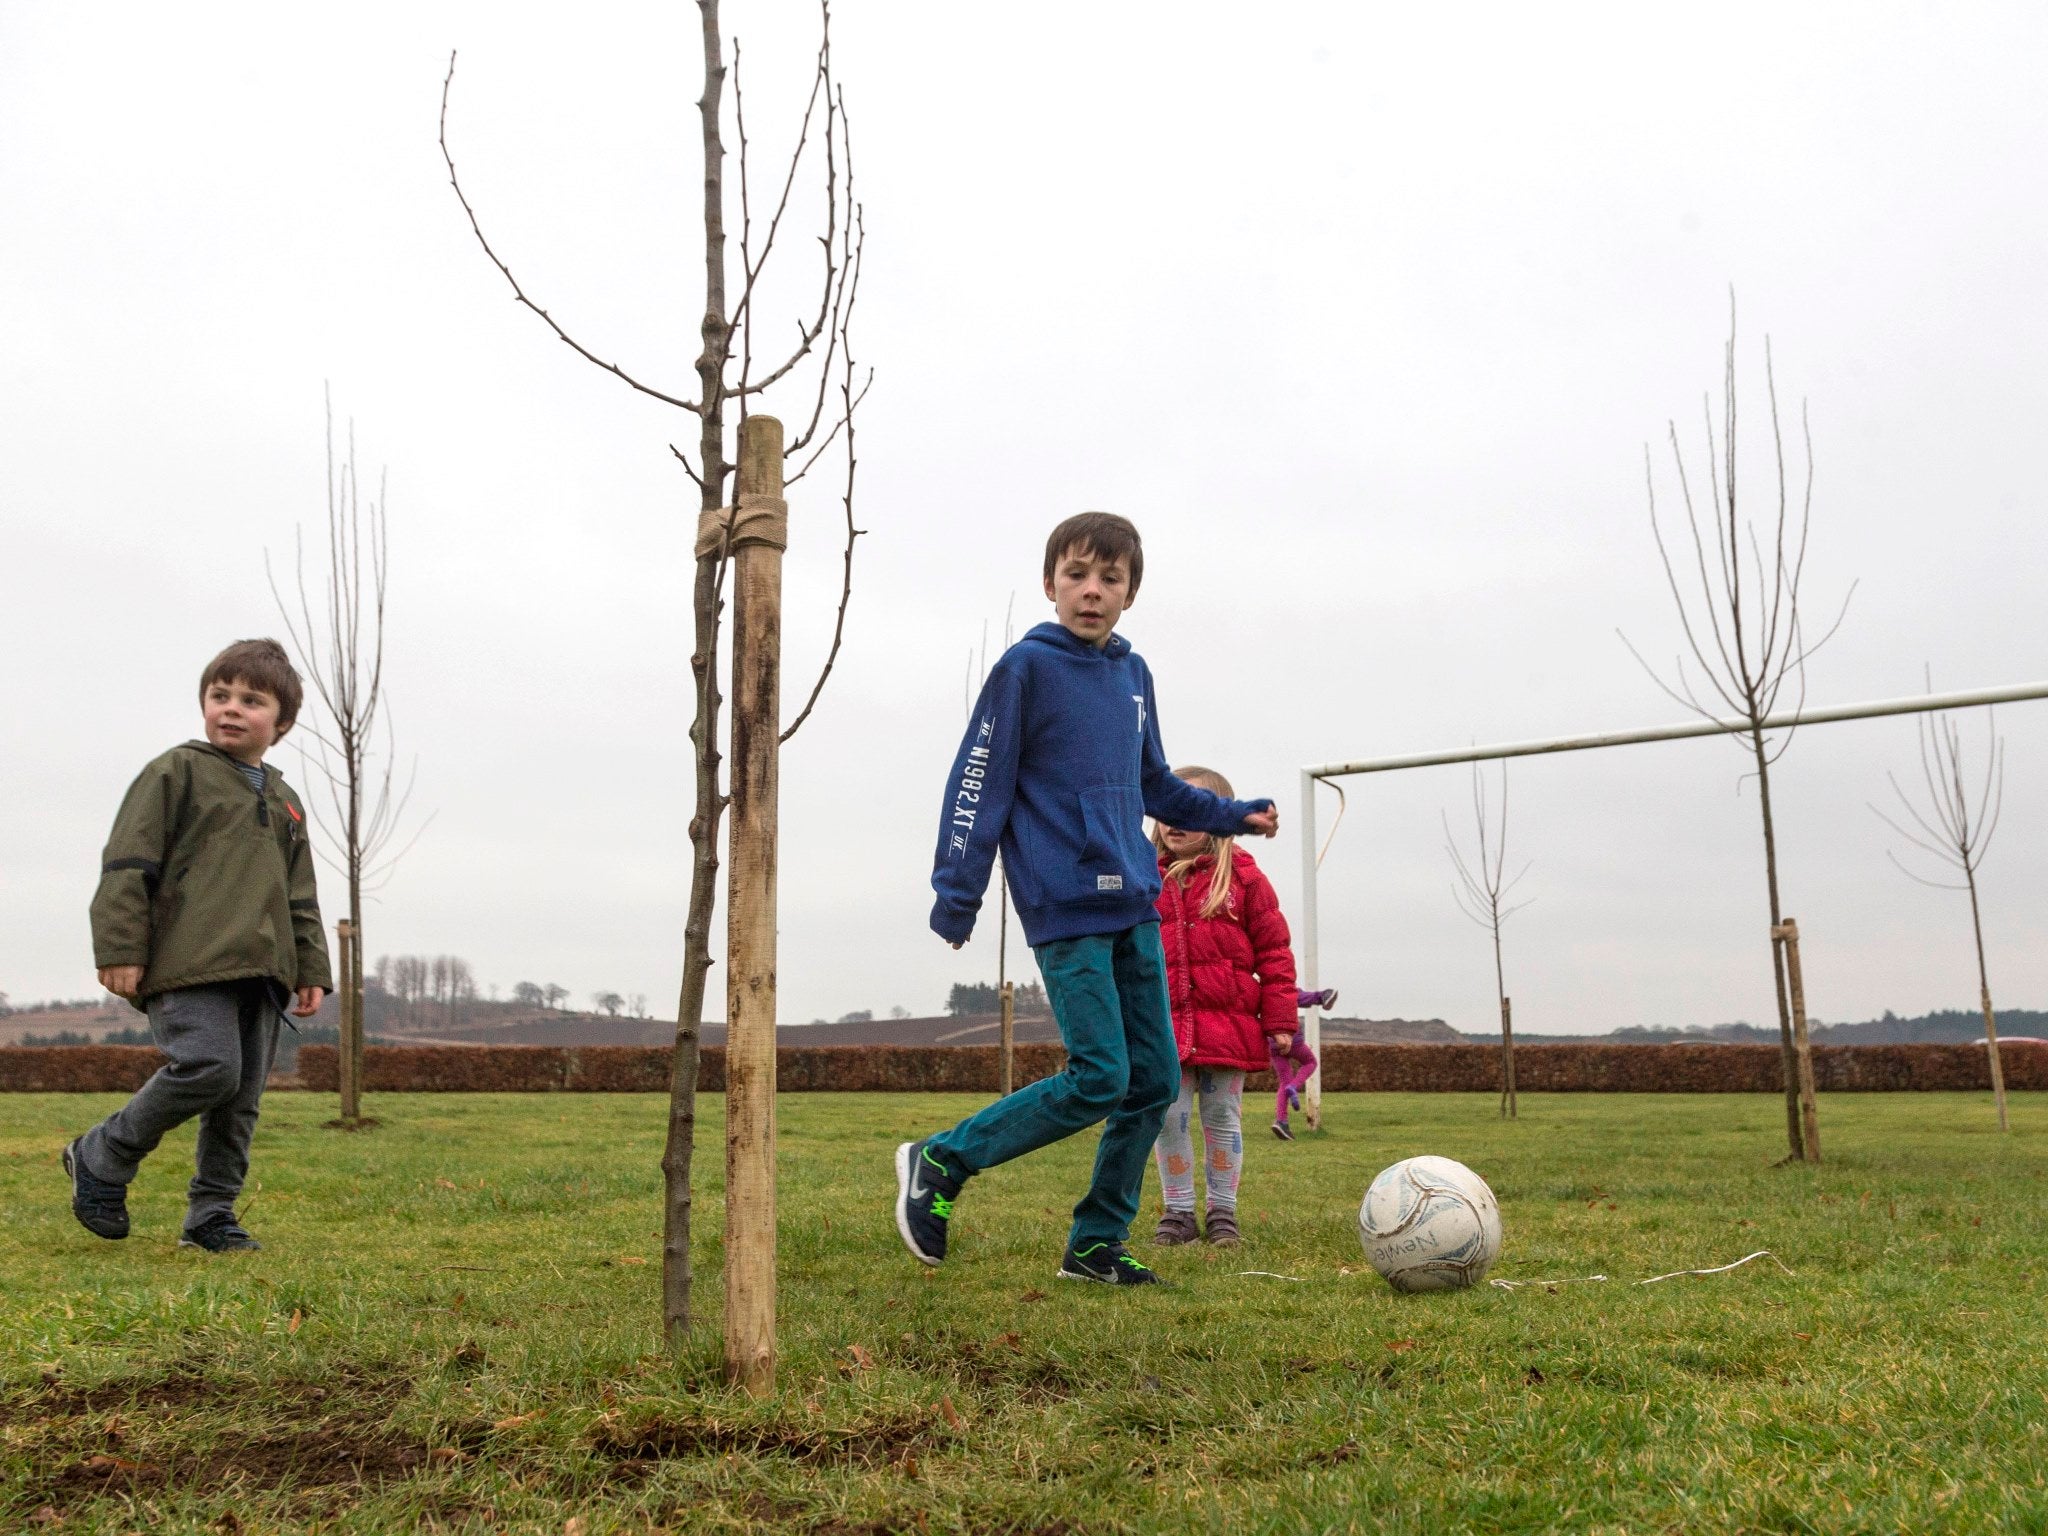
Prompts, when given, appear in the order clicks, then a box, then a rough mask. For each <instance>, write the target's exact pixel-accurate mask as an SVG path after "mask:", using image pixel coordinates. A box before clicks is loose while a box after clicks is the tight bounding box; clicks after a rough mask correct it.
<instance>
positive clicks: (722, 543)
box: [697, 491, 789, 560]
mask: <svg viewBox="0 0 2048 1536" xmlns="http://www.w3.org/2000/svg"><path fill="white" fill-rule="evenodd" d="M748 544H762V545H766V546H767V547H768V548H770V549H787V548H789V503H788V502H786V501H784V500H783V499H782V498H781V497H780V496H763V495H761V494H760V493H759V492H757V491H742V492H741V493H740V504H739V505H738V506H737V507H716V508H712V509H711V510H709V511H705V512H701V513H699V514H698V516H697V558H698V559H699V560H703V559H707V558H709V557H710V556H712V555H729V554H731V553H732V552H733V551H734V550H736V549H739V548H741V547H743V546H745V545H748Z"/></svg>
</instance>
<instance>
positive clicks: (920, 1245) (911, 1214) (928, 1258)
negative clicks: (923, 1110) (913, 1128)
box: [896, 1137, 961, 1266]
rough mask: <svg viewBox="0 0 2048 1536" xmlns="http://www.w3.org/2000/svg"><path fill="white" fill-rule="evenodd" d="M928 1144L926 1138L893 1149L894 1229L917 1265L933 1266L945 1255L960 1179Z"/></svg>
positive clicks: (958, 1193)
mask: <svg viewBox="0 0 2048 1536" xmlns="http://www.w3.org/2000/svg"><path fill="white" fill-rule="evenodd" d="M930 1145H931V1140H930V1138H929V1137H927V1138H926V1139H925V1140H923V1141H906V1142H904V1143H903V1145H902V1146H900V1147H898V1148H897V1149H896V1230H897V1231H898V1232H899V1233H901V1234H902V1237H903V1246H904V1247H906V1248H908V1249H909V1250H910V1252H911V1254H912V1255H913V1256H914V1257H915V1258H916V1259H917V1261H918V1262H919V1263H920V1264H931V1265H935V1266H936V1265H938V1264H940V1263H943V1262H944V1260H945V1257H946V1221H947V1219H948V1218H949V1217H950V1216H952V1214H953V1202H954V1201H955V1200H957V1199H959V1198H960V1184H961V1181H960V1180H959V1179H956V1178H954V1177H953V1174H952V1172H951V1171H950V1170H949V1169H948V1168H947V1167H946V1165H945V1164H944V1163H942V1162H940V1161H939V1159H937V1158H936V1157H934V1156H932V1154H931V1153H930V1152H929V1151H927V1150H926V1148H927V1147H929V1146H930Z"/></svg>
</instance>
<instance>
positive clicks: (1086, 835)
mask: <svg viewBox="0 0 2048 1536" xmlns="http://www.w3.org/2000/svg"><path fill="white" fill-rule="evenodd" d="M1154 862H1155V861H1154V859H1153V856H1152V850H1151V847H1150V845H1149V844H1147V843H1146V842H1145V806H1144V802H1143V800H1142V799H1141V798H1140V797H1139V794H1138V789H1137V786H1136V785H1134V784H1101V785H1098V786H1096V787H1095V788H1094V789H1084V790H1082V791H1081V858H1080V862H1079V863H1078V864H1077V865H1076V867H1075V871H1074V873H1075V890H1074V892H1073V895H1075V896H1076V897H1081V898H1084V899H1085V898H1088V897H1102V898H1104V899H1106V900H1110V901H1118V900H1122V899H1123V898H1124V897H1126V896H1129V895H1130V894H1132V893H1133V892H1136V891H1139V890H1141V889H1143V882H1142V881H1141V880H1140V878H1139V875H1140V871H1142V870H1145V869H1148V868H1150V867H1151V866H1152V865H1153V863H1154Z"/></svg>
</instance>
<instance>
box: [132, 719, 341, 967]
mask: <svg viewBox="0 0 2048 1536" xmlns="http://www.w3.org/2000/svg"><path fill="white" fill-rule="evenodd" d="M92 948H93V960H94V963H95V964H96V965H97V966H99V967H100V968H101V969H102V970H104V969H106V968H107V967H109V966H116V965H139V966H141V967H142V968H143V972H142V987H141V990H140V993H139V996H138V999H137V1000H138V1001H140V1000H141V999H142V998H148V997H154V996H156V995H157V994H158V993H160V992H170V991H173V990H175V989H176V988H179V987H197V986H204V985H206V984H207V983H209V982H219V981H237V980H240V979H242V978H244V977H250V976H267V977H271V978H273V979H275V980H276V981H278V982H279V983H280V984H282V985H283V986H284V987H285V988H286V989H287V990H289V991H296V990H297V989H298V988H300V987H322V988H331V987H332V986H333V984H334V983H333V973H332V972H331V971H330V970H329V969H328V965H327V938H326V935H325V933H324V932H323V931H322V929H321V923H320V903H319V900H318V898H317V897H316V896H315V894H314V890H313V848H312V845H311V843H310V842H309V841H308V839H307V826H306V813H305V809H304V807H302V806H301V805H300V804H299V798H298V796H297V795H296V794H295V793H293V791H292V789H291V788H290V786H288V785H287V784H286V783H285V781H284V778H283V776H282V775H281V774H279V773H278V771H277V770H276V769H275V768H271V767H265V768H264V770H263V790H262V792H261V793H260V794H259V793H258V792H257V791H256V790H255V788H254V787H253V786H252V785H251V784H250V783H249V781H248V779H246V778H244V777H243V775H242V771H241V769H240V768H239V767H237V766H236V764H235V760H234V759H233V758H232V757H230V756H228V754H227V753H225V752H223V751H221V750H220V748H218V747H216V746H213V745H211V744H210V743H207V742H204V741H188V742H186V743H185V744H184V745H182V746H177V747H173V748H171V750H170V751H168V752H166V753H164V755H163V756H162V757H159V758H157V759H156V760H155V761H154V762H152V763H151V764H150V765H149V766H148V767H147V768H144V769H143V770H142V772H141V773H140V774H139V775H137V776H136V780H135V782H134V783H133V784H131V785H130V786H129V788H128V794H127V797H126V798H125V799H123V800H122V802H121V810H120V814H119V815H117V816H116V817H115V818H114V830H113V833H112V834H111V835H110V836H109V837H108V838H107V848H106V852H105V854H104V855H102V857H101V860H100V884H99V889H98V890H97V891H95V892H94V893H93V898H92Z"/></svg>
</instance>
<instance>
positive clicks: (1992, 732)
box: [1870, 678, 2006, 1131]
mask: <svg viewBox="0 0 2048 1536" xmlns="http://www.w3.org/2000/svg"><path fill="white" fill-rule="evenodd" d="M1927 691H1928V692H1929V693H1932V692H1933V691H1934V681H1933V679H1932V678H1929V679H1928V683H1927ZM1914 725H1915V726H1916V727H1917V728H1918V731H1919V735H1920V778H1921V783H1922V785H1923V786H1924V787H1925V789H1926V791H1927V800H1926V806H1927V809H1926V811H1925V812H1924V813H1923V812H1922V810H1921V808H1920V807H1919V806H1917V805H1915V804H1914V803H1913V798H1912V796H1910V795H1908V794H1907V793H1906V791H1905V789H1904V787H1903V786H1902V785H1901V784H1900V783H1899V780H1898V776H1897V775H1896V774H1891V773H1887V774H1886V775H1885V777H1886V778H1888V779H1890V780H1891V785H1892V793H1893V794H1895V795H1897V796H1898V800H1899V805H1900V807H1901V808H1902V809H1903V810H1904V811H1905V813H1906V816H1907V818H1908V819H1909V820H1910V821H1911V822H1912V825H1911V826H1904V825H1901V824H1900V823H1899V822H1897V821H1895V820H1893V819H1892V818H1891V816H1889V815H1887V814H1886V813H1885V812H1884V811H1881V810H1879V809H1878V808H1877V807H1876V806H1874V805H1873V806H1871V808H1870V809H1871V810H1872V811H1873V812H1875V813H1876V815H1877V818H1878V820H1880V821H1882V822H1883V823H1884V824H1885V825H1886V826H1888V827H1890V828H1891V829H1892V830H1893V831H1894V832H1896V833H1898V834H1899V836H1901V837H1903V838H1904V839H1905V840H1906V841H1907V842H1909V843H1911V844H1912V845H1913V846H1914V847H1915V848H1917V849H1919V850H1920V851H1921V852H1922V853H1925V854H1929V855H1931V856H1932V857H1933V858H1935V859H1937V860H1939V861H1940V862H1941V863H1942V864H1943V865H1944V866H1946V868H1947V870H1948V872H1949V873H1951V874H1956V875H1961V876H1962V877H1963V878H1962V881H1961V883H1960V884H1958V883H1957V882H1956V881H1954V880H1931V879H1929V878H1928V877H1927V876H1925V875H1922V874H1919V873H1917V872H1916V871H1914V870H1911V869H1909V868H1907V867H1906V865H1905V863H1904V862H1903V861H1902V860H1901V859H1900V858H1899V856H1898V855H1897V854H1895V853H1893V852H1892V851H1891V850H1890V849H1886V850H1885V857H1886V858H1888V859H1890V860H1891V861H1892V863H1893V864H1894V865H1896V866H1897V867H1898V869H1899V871H1900V872H1901V873H1902V874H1904V875H1906V876H1907V877H1908V878H1909V879H1913V880H1917V881H1919V882H1920V883H1921V884H1922V885H1931V886H1933V887H1934V888H1935V889H1936V890H1943V891H1968V892H1969V893H1970V933H1971V936H1972V937H1973V938H1975V940H1976V941H1977V1001H1978V1004H1979V1006H1981V1007H1982V1008H1983V1010H1984V1045H1985V1049H1986V1050H1987V1051H1988V1052H1989V1054H1990V1058H1991V1097H1992V1100H1993V1102H1994V1103H1996V1105H1997V1106H1998V1128H1999V1129H2000V1130H2001V1131H2002V1130H2004V1129H2005V1128H2006V1121H2005V1069H2004V1063H2002V1062H2001V1061H2000V1060H1999V1059H1998V1015H1997V1014H1995V1013H1994V1012H1993V1011H1992V1008H1991V973H1990V971H1989V969H1988V968H1987V967H1986V965H1985V962H1984V919H1983V916H1982V913H1981V911H1980V909H1979V906H1978V901H1977V870H1978V868H1979V867H1980V866H1981V865H1982V864H1983V862H1984V855H1985V853H1986V852H1987V851H1988V850H1989V849H1990V847H1991V838H1992V834H1994V833H1995V832H1997V830H1998V813H1999V812H2000V811H2001V810H2002V809H2003V808H2004V805H2005V738H2003V737H2002V736H2000V735H1999V734H1998V727H1997V725H1996V723H1995V722H1994V721H1993V720H1992V717H1991V711H1990V710H1989V709H1986V710H1985V711H1984V733H1985V752H1984V775H1983V778H1982V780H1981V781H1979V780H1978V778H1977V776H1976V775H1975V774H1974V773H1972V772H1970V771H1969V768H1968V765H1967V764H1966V762H1965V761H1964V754H1963V732H1962V727H1961V726H1959V725H1957V724H1956V722H1955V721H1954V720H1953V719H1951V718H1950V717H1949V716H1947V715H1943V716H1941V717H1940V718H1939V719H1938V720H1930V719H1928V717H1927V716H1925V715H1921V716H1919V717H1918V718H1917V719H1916V720H1915V721H1914Z"/></svg>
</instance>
